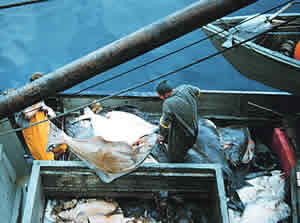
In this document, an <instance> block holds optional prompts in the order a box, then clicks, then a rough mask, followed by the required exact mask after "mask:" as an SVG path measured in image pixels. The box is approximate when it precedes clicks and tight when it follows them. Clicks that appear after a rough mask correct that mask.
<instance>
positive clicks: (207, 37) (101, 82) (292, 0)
mask: <svg viewBox="0 0 300 223" xmlns="http://www.w3.org/2000/svg"><path fill="white" fill-rule="evenodd" d="M294 1H295V0H289V1H287V2H285V3H282V4H279V5H277V6H275V7H273V8H271V9H268V10H266V11H264V12H261V13H259V14H256V15H255V16H253V17H250V18H248V19H245V20H243V21H241V22H239V23H238V24H236V25H235V26H238V25H241V24H243V23H245V22H248V21H251V20H253V19H255V18H257V17H258V16H261V15H263V14H266V13H269V12H271V11H273V10H275V9H277V8H280V7H282V6H284V5H286V4H289V3H293V2H294ZM235 26H233V27H235ZM233 27H230V28H233ZM224 31H227V30H226V29H225V30H221V31H219V32H216V33H214V34H211V35H208V36H206V37H204V38H202V39H200V40H198V41H195V42H193V43H191V44H188V45H186V46H184V47H182V48H179V49H177V50H175V51H172V52H170V53H167V54H165V55H162V56H160V57H157V58H155V59H153V60H151V61H148V62H146V63H144V64H141V65H139V66H136V67H133V68H131V69H129V70H127V71H125V72H122V73H119V74H116V75H114V76H113V77H110V78H107V79H105V80H102V81H99V82H97V83H95V84H92V85H90V86H88V87H86V88H83V89H81V90H79V91H77V92H75V93H72V94H70V96H75V95H79V94H80V93H82V92H84V91H86V90H88V89H91V88H94V87H97V86H99V85H102V84H104V83H106V82H109V81H112V80H114V79H116V78H119V77H121V76H123V75H125V74H128V73H131V72H133V71H135V70H138V69H140V68H143V67H145V66H147V65H149V64H152V63H154V62H156V61H159V60H161V59H163V58H166V57H168V56H171V55H173V54H176V53H178V52H180V51H182V50H184V49H187V48H189V47H192V46H194V45H196V44H199V43H201V42H203V41H205V40H207V39H210V38H213V37H215V36H217V35H218V34H221V33H223V32H224ZM33 110H34V109H33ZM33 110H31V111H33ZM29 112H30V111H29ZM7 121H8V119H5V120H2V121H0V124H2V123H5V122H7Z"/></svg>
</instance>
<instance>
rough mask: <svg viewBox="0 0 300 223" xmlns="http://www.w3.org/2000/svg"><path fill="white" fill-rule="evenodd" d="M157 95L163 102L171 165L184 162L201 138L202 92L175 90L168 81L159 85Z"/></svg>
mask: <svg viewBox="0 0 300 223" xmlns="http://www.w3.org/2000/svg"><path fill="white" fill-rule="evenodd" d="M156 92H157V94H158V95H159V97H160V99H162V100H163V105H162V116H161V118H160V134H161V135H162V136H163V137H164V142H167V143H168V161H169V162H170V163H181V162H184V158H185V155H186V153H187V151H188V149H190V148H191V147H192V146H193V145H194V143H195V141H196V138H197V134H198V111H197V101H198V99H199V96H200V94H201V93H200V89H199V88H197V87H194V86H191V85H181V86H179V87H177V88H175V89H173V88H172V87H171V86H170V85H169V83H168V82H167V80H163V81H161V82H160V83H159V84H158V85H157V87H156Z"/></svg>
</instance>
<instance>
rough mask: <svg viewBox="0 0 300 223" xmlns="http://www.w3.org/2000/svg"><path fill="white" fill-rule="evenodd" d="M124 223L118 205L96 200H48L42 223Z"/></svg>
mask: <svg viewBox="0 0 300 223" xmlns="http://www.w3.org/2000/svg"><path fill="white" fill-rule="evenodd" d="M54 222H57V223H64V222H68V223H123V222H124V223H125V219H124V215H123V213H122V211H121V210H120V208H119V205H118V203H116V202H108V201H104V200H97V199H87V200H85V199H82V200H79V201H77V200H76V199H73V200H71V201H60V202H58V201H56V200H48V202H47V207H46V209H45V215H44V223H54Z"/></svg>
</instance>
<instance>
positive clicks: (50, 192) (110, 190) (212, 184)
mask: <svg viewBox="0 0 300 223" xmlns="http://www.w3.org/2000/svg"><path fill="white" fill-rule="evenodd" d="M27 191H28V192H27V196H26V198H25V199H26V202H25V207H24V212H23V213H24V214H23V218H22V223H39V222H41V223H42V222H43V218H44V209H45V205H46V201H47V200H48V199H73V198H76V199H80V198H98V197H104V196H106V197H113V198H126V197H129V198H135V199H136V198H141V197H142V198H146V199H153V195H154V194H155V193H161V192H168V193H170V194H177V195H179V196H182V197H184V198H185V197H187V198H189V199H191V198H192V199H195V200H197V202H199V203H203V205H205V206H206V207H208V209H209V210H211V219H210V220H211V221H210V222H215V223H229V218H228V210H227V203H226V195H225V189H224V181H223V174H222V170H221V166H220V165H218V164H170V163H159V164H156V163H144V164H143V165H142V166H140V167H139V168H138V169H136V170H135V171H133V172H131V173H130V174H128V175H125V176H122V177H120V178H118V179H116V180H114V181H113V182H111V183H109V184H107V183H104V182H102V181H101V180H100V179H99V178H98V176H97V175H96V174H95V173H94V172H93V170H91V169H89V168H88V167H87V166H86V165H85V164H84V163H83V162H81V161H34V163H33V167H32V173H31V176H30V180H29V183H28V188H27Z"/></svg>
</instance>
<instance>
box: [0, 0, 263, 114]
mask: <svg viewBox="0 0 300 223" xmlns="http://www.w3.org/2000/svg"><path fill="white" fill-rule="evenodd" d="M256 1H257V0H200V1H198V2H195V3H194V4H192V5H190V6H188V7H186V8H184V9H182V10H180V11H177V12H175V13H174V14H171V15H169V16H167V17H165V18H163V19H161V20H159V21H157V22H155V23H153V24H151V25H148V26H146V27H144V28H142V29H140V30H138V31H136V32H134V33H132V34H129V35H127V36H125V37H124V38H122V39H120V40H117V41H115V42H112V43H111V44H109V45H106V46H105V47H103V48H100V49H98V50H96V51H94V52H92V53H90V54H88V55H86V56H84V57H82V58H79V59H77V60H75V61H74V62H72V63H70V64H67V65H65V66H63V67H61V68H59V69H58V70H56V71H53V72H51V73H49V74H47V75H45V76H44V77H42V78H39V79H37V80H36V81H33V82H31V83H28V84H26V85H25V86H24V87H22V88H19V89H17V90H16V91H13V92H11V93H9V94H8V95H6V96H4V97H2V98H0V119H1V118H4V117H7V116H8V115H9V114H12V113H15V112H18V111H20V110H21V109H24V108H26V107H28V106H30V105H32V104H34V103H36V102H38V101H40V100H42V99H44V98H46V97H47V96H53V95H55V94H56V93H58V92H60V91H64V90H66V89H69V88H71V87H73V86H74V85H76V84H79V83H81V82H83V81H85V80H88V79H90V78H92V77H94V76H96V75H98V74H100V73H102V72H104V71H107V70H108V69H110V68H113V67H115V66H118V65H120V64H122V63H124V62H126V61H129V60H131V59H133V58H135V57H137V56H140V55H142V54H144V53H146V52H148V51H150V50H152V49H154V48H157V47H159V46H161V45H163V44H165V43H167V42H169V41H172V40H174V39H177V38H178V37H180V36H183V35H185V34H187V33H189V32H191V31H193V30H195V29H197V28H199V27H201V26H203V25H206V24H208V23H210V22H212V21H214V20H216V19H218V18H221V17H223V16H225V15H227V14H229V13H231V12H234V11H236V10H238V9H240V8H242V7H244V6H247V5H249V4H252V3H254V2H256Z"/></svg>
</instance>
